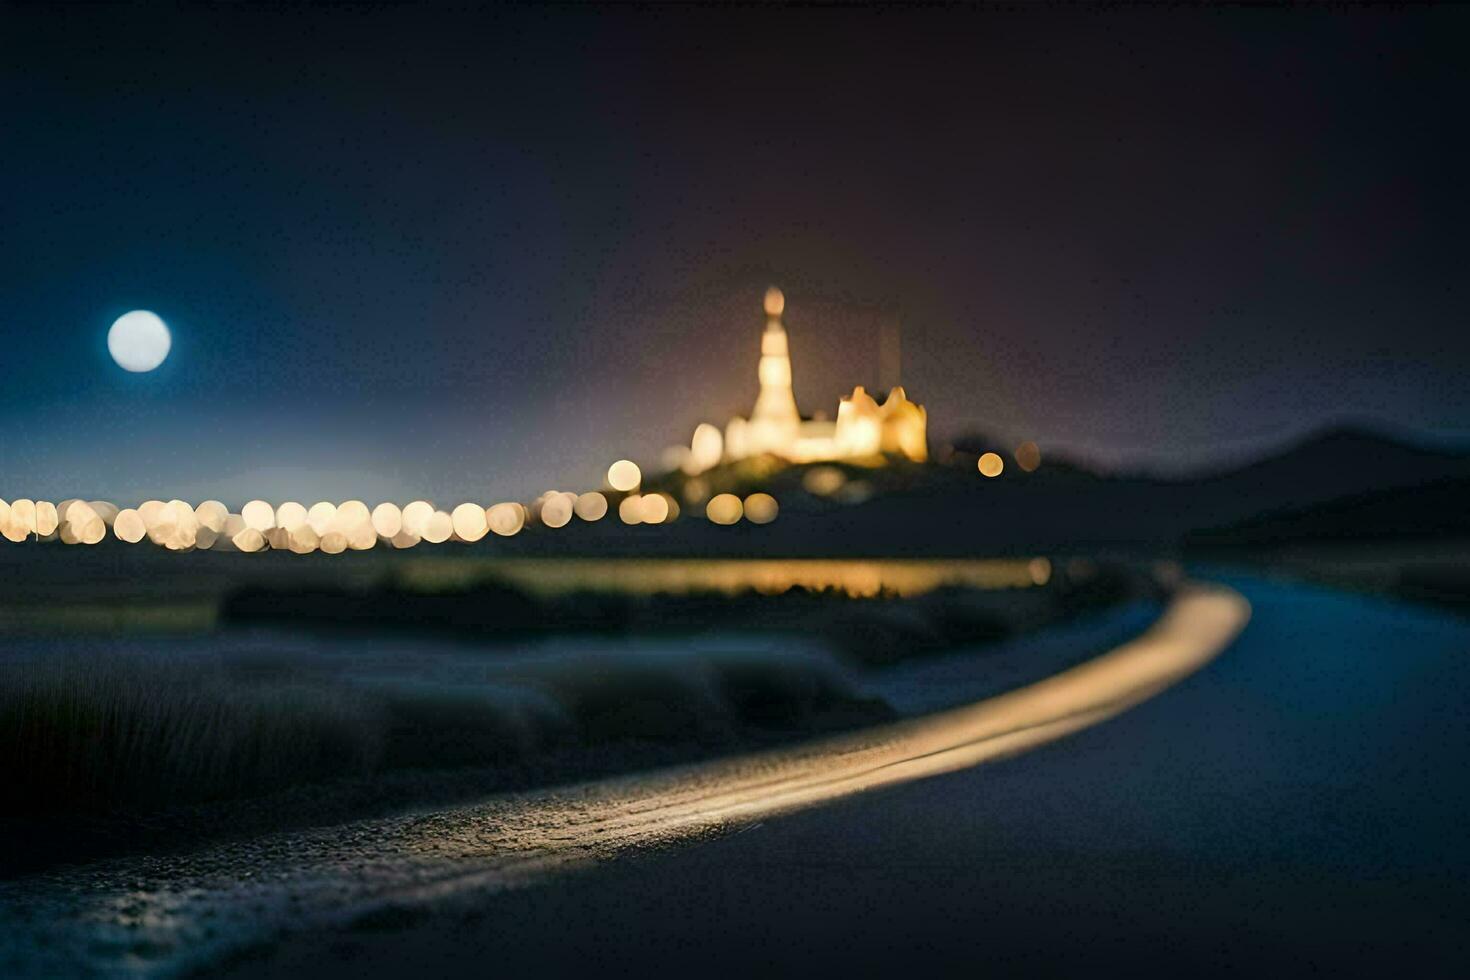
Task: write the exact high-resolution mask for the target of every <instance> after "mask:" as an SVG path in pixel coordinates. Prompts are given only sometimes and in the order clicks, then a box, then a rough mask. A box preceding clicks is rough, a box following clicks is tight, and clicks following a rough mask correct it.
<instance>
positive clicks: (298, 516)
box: [276, 500, 314, 531]
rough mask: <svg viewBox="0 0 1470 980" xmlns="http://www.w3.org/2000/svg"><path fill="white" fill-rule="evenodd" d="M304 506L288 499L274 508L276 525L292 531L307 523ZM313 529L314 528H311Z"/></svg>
mask: <svg viewBox="0 0 1470 980" xmlns="http://www.w3.org/2000/svg"><path fill="white" fill-rule="evenodd" d="M308 523H309V522H308V521H307V517H306V508H305V507H304V506H302V505H301V504H298V503H297V502H296V501H294V500H288V501H286V502H285V503H284V504H282V505H281V506H279V507H277V508H276V527H283V528H285V529H286V530H288V531H294V530H296V529H297V528H298V527H304V526H306V525H307V524H308ZM313 530H314V529H313Z"/></svg>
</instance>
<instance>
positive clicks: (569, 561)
mask: <svg viewBox="0 0 1470 980" xmlns="http://www.w3.org/2000/svg"><path fill="white" fill-rule="evenodd" d="M1050 577H1051V562H1050V561H1048V560H1047V559H1046V558H1029V559H1027V558H995V559H938V560H934V559H917V558H916V559H898V558H893V559H825V558H790V559H684V558H627V559H618V560H615V561H607V560H602V559H593V558H515V559H504V558H486V559H462V558H430V557H425V558H422V559H415V560H414V561H413V562H412V563H411V564H409V565H406V566H404V569H403V581H404V583H405V584H406V585H407V586H408V587H409V588H413V589H421V590H425V591H437V590H442V589H459V588H465V587H468V586H472V585H474V584H476V583H479V582H483V581H491V580H495V581H505V582H509V583H511V584H513V585H515V586H517V587H518V588H521V589H524V590H525V591H527V592H530V593H533V594H535V595H539V596H556V595H562V594H565V593H568V592H611V593H626V594H631V595H653V594H656V593H674V594H687V593H701V592H715V593H721V594H725V595H736V594H738V593H741V592H746V591H750V590H754V591H757V592H761V593H765V594H772V595H778V594H780V593H782V592H786V591H788V590H790V589H793V588H803V589H808V590H811V591H825V590H835V591H838V592H842V593H844V594H846V595H850V596H854V597H872V596H877V595H897V596H918V595H924V594H925V593H928V592H933V591H934V590H935V589H942V588H951V587H962V588H969V589H982V590H993V589H1029V588H1034V587H1036V586H1038V585H1042V584H1045V582H1044V581H1038V579H1045V580H1046V581H1049V580H1050Z"/></svg>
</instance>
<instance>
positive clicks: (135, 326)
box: [107, 310, 173, 373]
mask: <svg viewBox="0 0 1470 980" xmlns="http://www.w3.org/2000/svg"><path fill="white" fill-rule="evenodd" d="M172 345H173V339H172V338H171V337H170V336H169V333H168V327H166V326H164V323H163V321H162V320H160V319H159V318H158V316H157V315H156V314H153V313H149V312H148V311H147V310H134V311H133V312H131V313H124V314H123V315H122V316H120V317H118V318H117V320H116V321H115V322H114V323H113V324H112V329H111V330H108V331H107V352H108V353H109V354H111V355H112V359H113V360H114V361H116V362H117V365H118V367H120V368H122V369H123V370H124V371H133V372H139V373H141V372H143V371H152V370H153V369H154V368H156V367H158V365H160V364H162V363H163V359H164V358H165V357H168V349H169V347H171V346H172Z"/></svg>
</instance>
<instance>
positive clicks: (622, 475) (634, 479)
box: [607, 459, 643, 493]
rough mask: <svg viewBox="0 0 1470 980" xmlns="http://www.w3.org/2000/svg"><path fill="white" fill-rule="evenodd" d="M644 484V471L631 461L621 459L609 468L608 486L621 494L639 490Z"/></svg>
mask: <svg viewBox="0 0 1470 980" xmlns="http://www.w3.org/2000/svg"><path fill="white" fill-rule="evenodd" d="M641 482H643V471H642V470H640V469H638V464H637V463H635V462H633V461H632V460H631V459H620V460H618V461H617V462H616V463H614V464H612V465H611V466H609V467H608V468H607V485H608V486H610V487H612V488H613V489H614V490H616V491H618V492H619V493H629V492H631V491H633V490H636V489H638V484H639V483H641Z"/></svg>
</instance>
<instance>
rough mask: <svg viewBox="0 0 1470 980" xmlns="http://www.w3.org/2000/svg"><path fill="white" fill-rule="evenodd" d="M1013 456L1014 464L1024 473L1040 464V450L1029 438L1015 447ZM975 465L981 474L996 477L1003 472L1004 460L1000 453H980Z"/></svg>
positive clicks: (1029, 471) (1031, 470)
mask: <svg viewBox="0 0 1470 980" xmlns="http://www.w3.org/2000/svg"><path fill="white" fill-rule="evenodd" d="M1015 457H1016V465H1017V466H1019V467H1020V468H1021V469H1022V470H1023V471H1024V472H1026V473H1031V472H1034V471H1035V470H1036V468H1037V467H1038V466H1040V465H1041V450H1040V449H1038V448H1037V446H1036V443H1034V442H1031V441H1030V440H1027V441H1026V442H1023V443H1021V444H1020V445H1019V446H1017V447H1016V453H1015ZM975 466H976V468H977V469H979V470H980V475H981V476H985V477H997V476H1000V475H1001V473H1003V472H1005V468H1006V461H1005V460H1004V459H1002V458H1001V455H1000V453H981V454H980V458H979V459H977V460H976V461H975Z"/></svg>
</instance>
